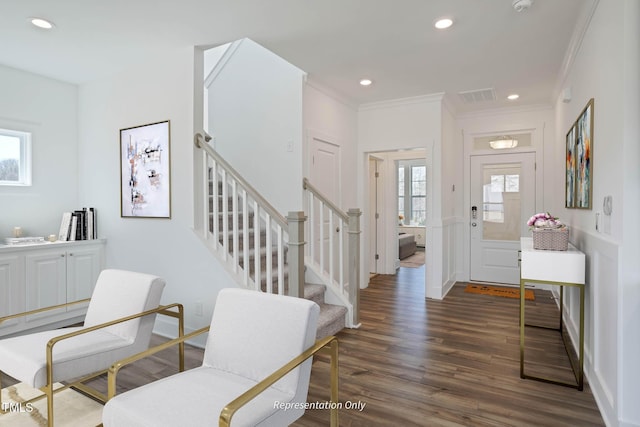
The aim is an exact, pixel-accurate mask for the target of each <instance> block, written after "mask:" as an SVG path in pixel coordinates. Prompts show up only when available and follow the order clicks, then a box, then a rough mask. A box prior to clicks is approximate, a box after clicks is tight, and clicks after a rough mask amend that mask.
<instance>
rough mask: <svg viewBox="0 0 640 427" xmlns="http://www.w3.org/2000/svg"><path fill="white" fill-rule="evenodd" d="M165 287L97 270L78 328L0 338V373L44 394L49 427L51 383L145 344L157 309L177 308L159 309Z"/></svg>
mask: <svg viewBox="0 0 640 427" xmlns="http://www.w3.org/2000/svg"><path fill="white" fill-rule="evenodd" d="M164 287H165V281H164V280H163V279H161V278H159V277H156V276H152V275H149V274H142V273H136V272H131V271H123V270H104V271H102V272H101V273H100V276H99V277H98V280H97V282H96V286H95V288H94V291H93V294H92V296H91V299H90V302H89V306H88V308H87V314H86V317H85V321H84V325H83V326H81V327H70V328H64V329H57V330H51V331H44V332H37V333H32V334H28V335H22V336H18V337H13V338H7V339H3V340H0V371H2V372H5V373H6V374H8V375H10V376H11V377H13V378H15V379H16V380H19V381H22V382H23V383H26V384H28V385H30V386H32V387H34V388H40V389H42V390H43V391H44V392H45V396H46V397H47V400H48V402H47V412H48V425H49V426H50V427H51V426H53V394H54V391H53V384H54V383H56V382H59V381H69V380H76V379H82V377H88V376H89V377H92V376H94V375H91V374H94V373H99V372H102V373H104V372H105V371H106V370H107V369H108V368H109V367H110V366H111V365H112V364H113V363H114V362H116V361H117V360H120V359H123V358H125V357H127V356H130V355H132V354H136V353H139V352H141V351H143V350H144V349H146V348H148V346H149V341H150V338H151V332H152V330H153V324H154V321H155V316H156V313H157V312H160V310H161V309H165V310H166V309H167V308H170V307H174V306H178V305H177V304H174V305H171V306H163V307H159V305H158V304H159V303H160V297H161V295H162V291H163V289H164ZM145 312H148V314H146V315H142V314H141V313H145ZM181 312H182V307H180V313H181ZM23 314H24V313H23ZM180 315H182V314H180ZM15 316H16V315H13V316H10V317H15ZM174 317H177V316H174ZM127 318H131V320H126V321H125V320H124V319H127ZM180 323H181V327H182V321H181V322H180ZM181 333H182V332H181ZM0 375H1V372H0ZM84 379H86V378H84ZM78 385H79V384H78ZM56 391H58V390H56ZM98 395H99V394H98ZM41 397H42V396H41ZM104 397H105V400H106V396H104ZM25 416H27V417H28V416H29V414H25Z"/></svg>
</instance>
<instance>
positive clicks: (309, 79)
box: [304, 74, 358, 111]
mask: <svg viewBox="0 0 640 427" xmlns="http://www.w3.org/2000/svg"><path fill="white" fill-rule="evenodd" d="M304 83H305V84H306V85H308V86H309V87H312V88H314V89H315V90H317V91H319V92H322V93H323V94H324V95H326V96H328V97H329V98H332V99H333V100H335V101H338V102H339V103H341V104H343V105H344V106H346V107H348V108H351V109H352V110H355V111H357V110H358V104H357V103H356V102H354V101H353V100H352V99H350V98H347V97H346V96H344V95H342V94H340V93H338V92H336V91H335V90H333V89H331V88H329V87H327V86H325V85H323V84H322V83H320V82H318V81H317V80H316V79H315V78H313V76H311V75H309V74H305V80H304Z"/></svg>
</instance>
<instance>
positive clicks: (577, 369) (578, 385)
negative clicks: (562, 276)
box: [520, 278, 584, 391]
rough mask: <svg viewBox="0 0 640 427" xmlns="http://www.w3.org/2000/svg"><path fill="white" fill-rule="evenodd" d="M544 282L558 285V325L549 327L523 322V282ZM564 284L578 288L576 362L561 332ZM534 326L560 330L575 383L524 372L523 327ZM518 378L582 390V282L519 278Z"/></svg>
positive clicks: (562, 326)
mask: <svg viewBox="0 0 640 427" xmlns="http://www.w3.org/2000/svg"><path fill="white" fill-rule="evenodd" d="M527 282H529V283H546V284H550V285H557V286H560V322H559V327H558V328H557V329H556V328H549V327H546V326H538V325H527V324H526V323H525V295H524V292H525V283H527ZM565 286H574V287H578V288H579V290H580V331H579V335H580V339H579V341H580V343H579V346H578V363H577V365H576V363H575V362H574V360H573V357H572V356H571V351H570V350H569V347H570V344H571V343H567V340H566V338H565V334H564V333H563V329H564V287H565ZM526 326H529V327H534V328H540V329H550V330H555V331H558V332H560V336H561V337H562V343H563V344H564V348H565V350H566V352H567V356H568V357H569V362H570V364H571V369H572V371H573V375H574V377H575V379H576V382H575V383H567V382H564V381H558V380H554V379H550V378H543V377H537V376H534V375H528V374H526V373H525V372H524V347H525V339H524V335H525V334H524V333H525V327H526ZM520 378H523V379H530V380H536V381H542V382H546V383H550V384H556V385H561V386H565V387H571V388H575V389H578V390H580V391H582V390H583V389H584V284H581V283H565V282H544V281H540V280H529V279H523V278H521V279H520Z"/></svg>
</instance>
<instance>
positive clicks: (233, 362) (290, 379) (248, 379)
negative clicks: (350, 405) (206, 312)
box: [102, 289, 338, 427]
mask: <svg viewBox="0 0 640 427" xmlns="http://www.w3.org/2000/svg"><path fill="white" fill-rule="evenodd" d="M318 313H319V307H318V305H317V304H315V303H314V302H311V301H308V300H305V299H301V298H293V297H288V296H281V295H272V294H266V293H262V292H257V291H249V290H244V289H223V290H221V291H220V293H219V294H218V298H217V300H216V306H215V310H214V314H213V319H212V321H211V326H210V328H203V329H202V330H198V331H195V332H193V333H191V334H188V335H185V337H184V338H183V339H175V340H172V341H169V342H167V343H163V344H162V345H161V346H158V347H154V348H151V349H149V350H147V351H146V352H144V353H142V354H140V355H138V356H134V357H131V358H129V359H127V360H124V361H121V362H119V363H117V364H116V365H114V366H113V367H112V368H111V369H110V370H109V397H111V396H112V395H113V393H114V390H115V375H116V374H117V372H118V370H119V369H120V368H121V367H122V366H124V365H126V364H128V363H130V362H132V361H135V360H138V359H140V358H142V357H146V356H148V355H150V354H153V353H154V352H157V351H160V350H162V349H165V348H167V347H169V346H171V345H172V344H175V343H177V342H182V341H183V340H184V339H188V338H190V337H191V336H194V335H196V334H198V333H201V332H203V331H206V330H209V329H210V331H209V337H208V340H207V345H206V348H205V353H204V360H203V363H202V366H200V367H198V368H194V369H191V370H188V371H185V372H181V373H178V374H175V375H173V376H170V377H167V378H163V379H160V380H158V381H155V382H153V383H150V384H146V385H144V386H142V387H139V388H137V389H133V390H130V391H128V392H126V393H123V394H120V395H118V396H115V397H114V398H112V399H110V400H109V401H108V402H107V404H106V405H105V407H104V411H103V413H102V421H103V424H104V426H105V427H143V426H148V427H151V426H153V427H162V426H172V427H173V426H190V427H198V426H212V425H215V423H216V420H219V425H221V426H228V425H229V424H230V423H231V421H232V420H233V424H232V425H233V426H278V427H281V426H286V425H289V424H291V423H293V422H294V421H295V420H296V419H298V418H300V417H301V416H302V415H303V414H304V411H305V406H306V399H307V392H308V388H309V378H310V372H311V362H312V360H311V358H312V356H313V355H314V354H316V353H318V352H319V351H321V350H323V349H327V348H329V349H330V354H331V400H332V402H335V403H336V404H337V403H338V365H337V355H338V342H337V340H336V338H335V337H328V338H324V339H321V340H318V341H317V342H316V343H315V344H314V341H315V335H316V328H317V321H318ZM332 407H333V408H336V407H337V405H332ZM328 416H329V414H328ZM232 417H233V419H232ZM331 425H332V426H336V427H337V425H338V413H337V409H335V410H333V411H332V412H331Z"/></svg>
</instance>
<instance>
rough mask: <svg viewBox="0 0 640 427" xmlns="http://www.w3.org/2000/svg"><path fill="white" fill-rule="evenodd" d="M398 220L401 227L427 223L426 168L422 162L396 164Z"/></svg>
mask: <svg viewBox="0 0 640 427" xmlns="http://www.w3.org/2000/svg"><path fill="white" fill-rule="evenodd" d="M398 219H399V224H401V225H416V226H418V225H420V226H422V225H426V223H427V167H426V166H425V165H424V161H399V162H398Z"/></svg>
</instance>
